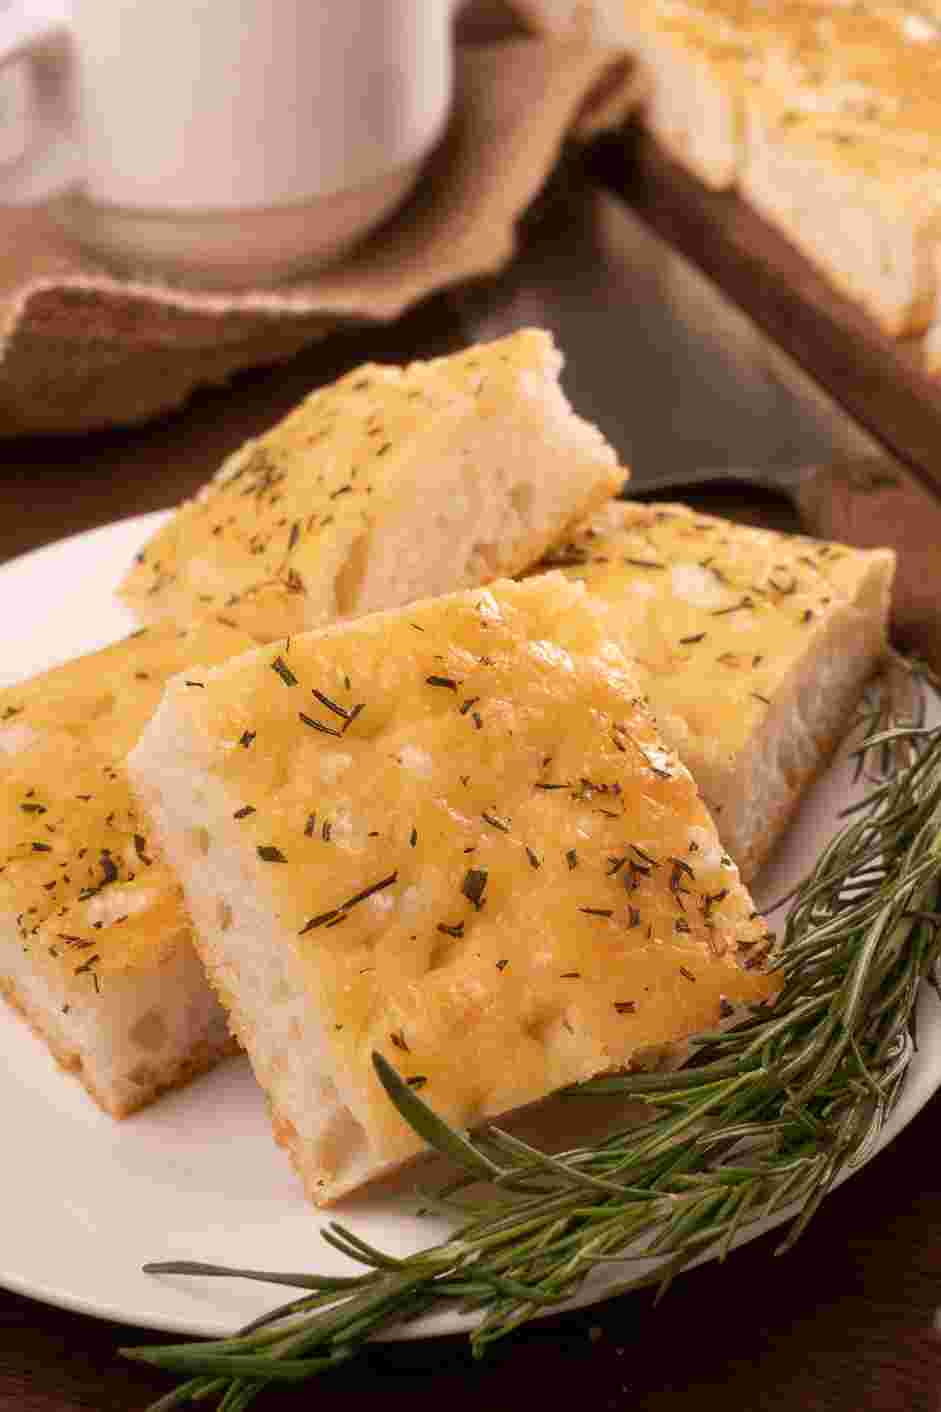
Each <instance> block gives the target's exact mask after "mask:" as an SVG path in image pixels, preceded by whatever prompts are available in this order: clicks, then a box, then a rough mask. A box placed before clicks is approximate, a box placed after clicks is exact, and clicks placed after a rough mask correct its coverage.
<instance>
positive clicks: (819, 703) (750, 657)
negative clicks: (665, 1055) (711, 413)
mask: <svg viewBox="0 0 941 1412" xmlns="http://www.w3.org/2000/svg"><path fill="white" fill-rule="evenodd" d="M544 562H545V565H546V566H548V567H556V568H561V570H562V572H563V573H565V574H566V576H568V577H569V578H572V579H575V580H578V581H580V582H583V583H584V584H585V585H586V587H587V588H588V589H589V590H590V591H591V592H592V593H593V594H596V595H598V596H599V597H600V598H601V599H602V600H603V601H604V602H605V603H606V604H607V605H608V606H609V609H610V610H611V614H612V616H611V632H612V634H613V635H614V636H615V637H616V638H617V641H618V642H619V643H620V645H621V647H622V648H623V650H624V651H625V653H626V654H627V655H628V656H629V657H630V659H631V660H632V662H633V663H634V665H635V666H636V668H637V670H638V671H639V673H640V677H641V681H642V683H643V688H644V691H645V693H646V694H647V696H648V698H649V700H650V703H651V706H652V708H653V710H654V713H655V715H656V716H657V719H658V722H659V724H660V728H661V730H662V731H663V733H664V736H665V738H666V739H667V740H668V741H669V743H670V744H671V745H672V746H673V747H674V749H676V750H677V751H679V753H680V754H681V756H682V758H683V759H684V761H685V763H686V764H687V765H688V766H689V768H690V770H691V771H692V774H693V777H694V778H695V779H696V780H697V783H698V784H699V787H700V789H701V791H702V793H703V796H704V798H705V800H706V803H707V804H708V805H709V807H710V809H711V810H712V811H713V813H714V815H715V818H716V822H717V824H718V827H719V830H720V833H721V834H722V836H723V838H724V840H725V843H726V846H727V847H728V848H729V850H730V852H731V853H732V855H733V857H734V858H735V859H736V861H737V862H738V864H739V867H740V869H741V872H742V876H743V878H745V879H746V881H747V880H749V879H751V878H752V877H753V876H754V874H755V871H756V869H757V867H758V866H759V864H760V862H761V861H762V860H763V859H764V857H766V856H767V854H768V853H769V852H770V851H771V849H772V847H773V845H774V842H775V840H776V839H777V837H778V836H779V835H780V833H781V831H783V828H784V827H785V825H786V823H787V821H788V820H789V819H790V817H791V816H792V813H793V811H794V809H795V808H796V807H797V803H798V801H799V798H800V796H801V793H802V792H803V789H804V788H805V786H806V784H807V782H808V781H809V780H810V779H812V778H813V776H814V775H815V774H816V773H817V771H818V770H819V769H820V767H821V764H822V758H826V757H827V756H828V755H829V753H830V752H831V751H832V749H833V748H834V747H835V744H836V742H837V740H838V739H839V737H840V735H841V733H842V732H843V731H844V730H845V728H846V726H847V724H848V722H849V719H850V716H851V712H852V709H853V706H854V704H855V701H856V700H857V699H858V696H859V693H860V690H861V688H862V685H863V682H864V680H865V679H866V677H868V675H869V674H870V673H871V671H872V670H873V669H874V667H875V664H876V662H877V660H878V658H879V656H880V654H881V653H882V652H883V651H884V649H885V643H886V628H887V615H888V604H889V590H890V585H891V579H892V573H893V568H894V557H893V555H892V553H891V552H890V551H888V550H872V551H860V550H853V549H849V548H847V547H846V546H844V545H836V544H831V543H826V542H823V541H819V540H811V539H809V538H807V537H805V536H799V535H782V534H778V533H776V532H774V531H771V530H761V529H754V528H752V527H748V526H742V525H734V524H732V523H730V522H729V521H726V520H721V519H718V518H716V517H715V516H710V515H705V514H701V513H698V512H696V511H693V510H690V509H689V508H688V507H686V506H683V505H659V506H649V505H638V504H631V503H630V502H622V503H619V504H616V505H615V504H613V505H611V506H609V507H608V508H607V509H606V510H604V511H602V512H600V513H599V514H597V515H595V516H593V517H591V518H590V519H589V520H587V521H586V522H585V523H584V524H583V525H582V526H581V527H580V528H579V530H578V531H577V532H576V534H575V535H574V536H572V537H571V538H570V539H569V540H568V541H565V542H563V543H562V544H560V545H559V546H558V547H557V548H556V550H555V551H553V553H551V554H550V555H549V556H548V557H547V559H546V560H545V561H544Z"/></svg>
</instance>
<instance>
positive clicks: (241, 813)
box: [232, 804, 255, 819]
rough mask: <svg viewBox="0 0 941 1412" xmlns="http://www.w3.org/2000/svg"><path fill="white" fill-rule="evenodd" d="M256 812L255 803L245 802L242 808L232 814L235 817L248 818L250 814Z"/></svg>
mask: <svg viewBox="0 0 941 1412" xmlns="http://www.w3.org/2000/svg"><path fill="white" fill-rule="evenodd" d="M254 813H255V806H254V804H243V805H242V807H241V809H236V811H235V813H234V814H233V815H232V817H233V819H247V818H248V816H249V814H254Z"/></svg>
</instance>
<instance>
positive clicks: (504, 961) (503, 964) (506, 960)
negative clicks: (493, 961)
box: [497, 956, 510, 971]
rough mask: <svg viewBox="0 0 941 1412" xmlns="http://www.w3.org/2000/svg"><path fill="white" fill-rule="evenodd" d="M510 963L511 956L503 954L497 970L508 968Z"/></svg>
mask: <svg viewBox="0 0 941 1412" xmlns="http://www.w3.org/2000/svg"><path fill="white" fill-rule="evenodd" d="M509 964H510V958H509V957H508V956H503V957H501V958H500V960H499V961H498V962H497V970H498V971H505V970H506V968H507V966H508V965H509Z"/></svg>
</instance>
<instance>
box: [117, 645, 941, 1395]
mask: <svg viewBox="0 0 941 1412" xmlns="http://www.w3.org/2000/svg"><path fill="white" fill-rule="evenodd" d="M903 670H904V674H905V675H906V677H907V682H908V686H909V688H910V690H909V693H908V696H909V699H908V701H907V702H906V703H905V705H904V707H903V708H902V710H901V711H900V710H899V709H898V707H897V706H895V705H894V704H893V693H892V691H891V690H890V685H889V683H890V679H889V678H888V677H887V678H885V679H883V682H882V684H881V686H880V688H879V689H878V690H877V692H876V693H874V695H873V698H872V700H871V701H870V703H869V710H868V715H867V718H866V731H865V738H864V741H863V745H862V746H861V748H860V750H859V751H858V752H857V765H858V771H859V774H860V775H863V776H865V779H866V781H867V784H868V786H869V792H868V795H867V798H866V799H865V800H864V801H863V803H862V805H857V806H854V807H853V808H852V809H851V810H849V811H847V816H846V822H845V824H844V826H843V828H842V829H841V830H840V831H839V833H838V834H837V835H836V837H835V838H834V839H833V840H832V841H831V842H830V843H829V844H828V845H827V847H826V848H825V849H824V850H823V852H822V854H821V856H820V858H819V860H818V862H817V864H816V866H815V868H814V869H813V870H812V872H811V873H810V875H809V876H808V877H807V878H805V879H804V881H803V882H802V883H801V885H800V886H799V887H798V888H797V889H796V890H795V892H794V893H793V894H792V895H791V897H790V899H789V900H790V903H791V905H790V910H789V913H788V918H787V922H786V926H785V930H784V935H783V938H782V939H781V942H780V944H779V947H778V951H777V953H776V956H775V960H774V966H775V968H776V969H777V970H778V971H779V972H780V974H781V978H782V989H781V992H780V994H779V996H778V999H777V1001H776V1003H775V1004H774V1006H773V1007H757V1009H756V1010H755V1011H754V1012H753V1014H752V1015H751V1016H750V1018H748V1019H747V1020H745V1021H743V1022H741V1023H739V1024H737V1025H736V1026H734V1027H733V1028H731V1029H729V1030H725V1031H717V1032H716V1033H714V1034H710V1035H704V1036H699V1037H698V1039H697V1041H696V1045H695V1047H694V1057H693V1059H692V1060H691V1061H690V1064H689V1065H688V1067H687V1068H685V1069H683V1070H680V1071H678V1072H676V1073H669V1074H639V1075H632V1074H628V1075H624V1076H623V1077H621V1076H617V1077H608V1078H605V1079H600V1080H597V1081H595V1082H593V1083H589V1084H586V1085H583V1086H582V1087H581V1088H580V1089H578V1090H573V1092H575V1093H577V1094H579V1095H582V1094H592V1093H608V1094H610V1093H612V1092H614V1093H623V1094H624V1095H625V1097H630V1098H632V1099H634V1100H635V1101H637V1102H640V1103H642V1104H645V1105H646V1106H647V1108H648V1109H649V1117H648V1118H647V1119H646V1120H645V1121H643V1122H642V1123H641V1124H640V1125H637V1126H632V1127H628V1128H625V1129H624V1130H622V1131H619V1132H616V1133H614V1134H612V1135H610V1136H608V1137H607V1138H605V1139H604V1140H603V1141H601V1142H599V1143H598V1144H597V1145H595V1146H593V1147H584V1148H577V1149H574V1150H572V1151H569V1152H564V1153H561V1154H555V1155H553V1156H551V1157H550V1156H547V1155H546V1154H544V1153H541V1152H539V1151H538V1150H537V1149H535V1148H532V1147H530V1146H528V1145H527V1144H525V1143H522V1142H520V1141H519V1140H518V1139H515V1138H511V1137H509V1136H507V1135H506V1134H505V1133H502V1132H499V1131H497V1130H495V1129H491V1130H490V1131H485V1132H483V1133H482V1134H480V1135H479V1136H477V1137H469V1136H468V1135H467V1134H465V1133H460V1132H457V1131H455V1130H454V1129H452V1128H451V1127H449V1126H448V1125H447V1124H446V1123H445V1122H444V1121H443V1120H442V1119H441V1118H439V1117H438V1116H437V1114H435V1113H434V1111H433V1110H432V1109H431V1108H429V1107H428V1105H427V1104H425V1103H424V1101H423V1100H422V1099H421V1097H420V1096H419V1095H418V1094H417V1093H416V1091H415V1090H414V1089H413V1088H410V1087H409V1085H408V1084H407V1083H406V1082H405V1080H403V1079H402V1078H401V1077H400V1076H399V1075H398V1074H397V1073H396V1072H395V1070H394V1069H392V1067H391V1066H390V1065H389V1064H388V1063H387V1062H386V1061H385V1060H384V1059H383V1058H382V1056H381V1055H379V1054H376V1055H374V1065H375V1068H376V1071H377V1074H378V1076H379V1078H380V1080H381V1082H382V1083H383V1085H384V1087H385V1089H386V1091H387V1093H388V1095H389V1097H390V1099H391V1101H392V1102H393V1103H394V1104H395V1105H396V1107H397V1108H398V1110H399V1111H400V1113H401V1114H402V1115H403V1117H404V1118H405V1119H406V1120H407V1121H408V1122H409V1123H410V1124H411V1125H412V1126H413V1127H414V1128H415V1129H416V1131H418V1132H419V1133H420V1134H421V1135H422V1136H423V1137H424V1138H425V1139H426V1140H427V1141H428V1142H429V1143H430V1145H431V1146H432V1147H434V1148H436V1149H437V1150H439V1151H440V1152H443V1153H445V1154H447V1155H448V1156H449V1157H450V1158H451V1160H452V1161H454V1162H456V1163H457V1165H458V1167H459V1168H461V1169H462V1170H463V1172H464V1174H465V1175H464V1177H463V1178H462V1179H461V1180H459V1181H458V1182H457V1183H453V1184H452V1186H451V1187H450V1188H449V1190H448V1193H447V1196H446V1197H445V1198H442V1199H443V1200H445V1201H446V1204H447V1205H448V1206H449V1208H450V1209H452V1210H453V1211H454V1212H455V1213H456V1218H457V1219H456V1229H455V1231H454V1233H453V1235H452V1236H451V1238H450V1239H448V1240H446V1241H444V1242H443V1243H442V1244H440V1245H437V1246H433V1247H430V1248H429V1249H427V1250H424V1251H421V1252H419V1253H418V1254H416V1255H412V1256H408V1257H406V1258H404V1259H394V1258H392V1257H390V1256H388V1255H385V1254H383V1253H382V1252H381V1251H377V1250H375V1249H373V1248H372V1247H371V1246H368V1245H367V1244H366V1243H365V1242H364V1241H362V1240H361V1239H360V1238H359V1237H358V1236H356V1235H355V1234H354V1233H352V1232H350V1231H347V1230H345V1229H344V1228H343V1227H342V1226H338V1225H335V1224H334V1225H332V1226H331V1227H330V1228H329V1231H327V1232H325V1236H326V1237H327V1238H328V1239H329V1242H330V1244H331V1245H333V1246H334V1247H336V1248H338V1249H339V1250H341V1251H343V1252H344V1253H345V1254H346V1255H348V1256H349V1258H350V1259H351V1260H353V1261H355V1262H357V1263H358V1264H359V1265H360V1266H362V1267H364V1273H363V1274H361V1275H359V1276H352V1277H349V1278H347V1279H338V1278H336V1277H326V1276H325V1277H322V1278H321V1277H318V1276H317V1275H265V1274H263V1273H262V1272H259V1271H245V1270H226V1269H222V1268H220V1267H218V1266H214V1265H213V1266H208V1265H200V1264H198V1263H195V1262H191V1261H184V1262H177V1263H172V1264H160V1265H148V1266H147V1267H146V1268H147V1269H148V1270H150V1271H153V1272H165V1273H176V1274H208V1275H218V1274H227V1275H230V1276H231V1275H242V1276H244V1277H247V1278H249V1279H268V1280H270V1281H271V1282H273V1283H279V1284H283V1285H291V1286H295V1287H299V1288H300V1289H302V1290H304V1291H306V1293H304V1294H302V1295H301V1296H300V1297H299V1298H296V1299H294V1300H292V1301H291V1303H290V1304H287V1305H282V1306H281V1307H280V1308H279V1309H275V1310H273V1311H272V1312H271V1313H270V1314H269V1315H266V1316H264V1317H263V1318H262V1319H259V1320H256V1321H255V1323H253V1324H252V1325H249V1326H248V1327H247V1328H246V1329H243V1330H242V1331H241V1332H239V1333H237V1334H235V1335H234V1336H233V1337H232V1338H228V1339H220V1340H215V1341H209V1342H193V1343H186V1344H176V1345H172V1346H169V1347H166V1346H165V1347H153V1348H129V1349H124V1350H123V1352H124V1353H125V1354H126V1355H127V1356H128V1357H129V1358H134V1359H137V1360H139V1361H142V1362H145V1363H149V1364H151V1365H153V1366H155V1367H159V1368H165V1369H167V1370H169V1371H172V1372H174V1373H177V1374H181V1375H182V1376H183V1377H184V1378H185V1381H184V1382H183V1383H182V1384H181V1385H180V1386H178V1387H177V1388H176V1389H175V1390H174V1391H173V1392H171V1393H168V1394H167V1396H166V1397H164V1398H162V1399H161V1400H160V1401H159V1402H158V1403H156V1404H155V1405H154V1408H153V1409H152V1412H169V1409H170V1408H175V1407H183V1406H186V1405H198V1406H208V1405H210V1404H211V1405H214V1406H215V1407H217V1408H218V1409H219V1412H242V1409H244V1408H247V1407H248V1406H249V1405H250V1403H251V1402H252V1401H254V1399H255V1397H256V1396H257V1395H258V1394H259V1393H261V1392H262V1391H263V1390H264V1389H265V1388H266V1387H269V1386H276V1385H278V1384H281V1385H282V1386H283V1385H284V1384H285V1383H295V1382H301V1381H304V1380H306V1379H307V1378H310V1377H313V1376H314V1375H315V1374H317V1373H319V1372H322V1371H325V1370H327V1369H329V1368H335V1367H337V1366H338V1364H340V1363H342V1362H344V1361H345V1360H347V1359H348V1358H350V1357H352V1356H353V1354H354V1353H355V1351H356V1350H357V1349H358V1348H359V1347H361V1346H362V1345H363V1344H364V1343H365V1342H366V1341H367V1340H368V1339H370V1338H371V1337H374V1336H375V1335H377V1334H381V1333H382V1331H383V1330H386V1329H388V1328H390V1327H391V1326H392V1325H395V1324H401V1323H403V1322H404V1321H407V1320H409V1319H414V1318H416V1317H418V1316H420V1315H422V1314H424V1313H427V1312H428V1310H429V1309H432V1308H435V1307H440V1306H441V1305H443V1304H450V1306H451V1307H452V1308H453V1307H459V1308H463V1309H474V1310H475V1311H478V1312H479V1313H480V1316H481V1317H480V1321H479V1323H478V1324H477V1326H476V1328H475V1329H474V1330H473V1332H472V1333H471V1336H470V1337H471V1343H472V1346H473V1349H474V1352H475V1354H478V1355H479V1354H481V1353H483V1352H484V1351H485V1349H486V1347H487V1345H488V1344H489V1343H491V1342H492V1341H493V1340H494V1339H497V1338H501V1337H503V1336H504V1335H506V1334H507V1333H509V1332H510V1331H511V1330H513V1329H514V1328H516V1327H518V1326H519V1325H520V1324H522V1323H525V1322H526V1321H527V1320H528V1319H530V1318H533V1317H534V1316H535V1315H536V1314H538V1313H539V1312H540V1311H544V1310H545V1309H547V1308H550V1307H552V1306H553V1305H557V1304H559V1303H561V1302H563V1301H565V1300H567V1299H570V1298H571V1297H572V1295H573V1294H574V1293H575V1292H576V1291H577V1289H578V1288H579V1286H580V1285H581V1283H582V1282H583V1280H584V1279H585V1277H586V1276H587V1275H588V1274H589V1272H590V1271H591V1270H592V1269H593V1268H595V1267H597V1266H600V1265H603V1264H608V1263H610V1262H611V1261H613V1260H618V1261H622V1262H624V1265H625V1270H626V1271H627V1272H628V1275H627V1278H626V1279H625V1282H624V1283H623V1284H622V1285H621V1286H619V1289H621V1290H625V1289H630V1288H635V1287H637V1286H638V1285H641V1284H651V1283H653V1284H656V1285H657V1286H658V1295H660V1294H662V1293H663V1292H664V1291H665V1290H666V1288H667V1287H668V1286H669V1284H670V1282H671V1281H672V1279H673V1278H674V1277H675V1276H676V1275H677V1274H678V1273H679V1272H680V1271H681V1270H682V1269H683V1268H684V1267H685V1266H686V1265H688V1264H689V1263H690V1262H691V1261H692V1260H694V1259H696V1258H697V1257H699V1256H701V1255H703V1254H705V1253H710V1252H711V1253H713V1254H716V1255H717V1256H718V1258H719V1259H724V1258H725V1256H726V1255H727V1254H728V1251H729V1250H730V1248H731V1247H732V1244H733V1243H734V1241H735V1240H736V1239H737V1238H738V1237H740V1235H741V1233H742V1232H743V1231H744V1230H747V1229H748V1227H749V1226H750V1225H752V1224H753V1223H754V1222H756V1221H759V1220H761V1219H763V1218H765V1217H767V1216H770V1215H772V1214H773V1213H775V1212H777V1211H780V1210H781V1209H782V1208H785V1207H786V1208H791V1207H796V1208H797V1214H796V1216H795V1218H794V1220H793V1221H792V1223H791V1226H790V1228H789V1230H788V1232H787V1234H786V1236H785V1238H784V1240H783V1242H782V1244H781V1245H780V1246H779V1250H780V1251H783V1250H786V1249H787V1248H789V1247H790V1246H791V1245H792V1244H793V1242H794V1241H795V1240H796V1239H797V1238H798V1236H799V1235H800V1234H801V1232H802V1231H803V1230H804V1229H805V1228H806V1226H807V1224H808V1222H809V1221H810V1220H811V1218H812V1217H813V1215H814V1213H815V1212H816V1210H817V1208H818V1207H819V1205H820V1203H821V1201H822V1200H823V1198H824V1197H825V1196H826V1194H827V1192H828V1191H829V1190H830V1188H831V1187H832V1185H833V1183H834V1181H835V1180H836V1178H837V1176H838V1175H839V1173H840V1172H841V1170H844V1169H846V1168H847V1167H850V1166H853V1165H856V1164H858V1163H859V1162H861V1161H863V1160H864V1159H865V1157H866V1156H867V1155H868V1154H869V1152H870V1151H871V1150H872V1146H873V1144H874V1143H875V1141H876V1139H877V1138H878V1135H879V1133H880V1131H881V1129H882V1126H883V1124H884V1123H885V1120H886V1118H887V1116H888V1114H889V1113H890V1112H891V1110H892V1107H893V1105H894V1103H895V1100H896V1098H897V1097H898V1094H899V1092H900V1089H901V1084H902V1080H903V1078H904V1075H905V1072H906V1069H907V1067H908V1063H909V1061H910V1059H911V1056H912V1053H913V1052H914V1045H913V1040H912V1026H913V1012H914V1004H915V999H916V995H917V990H918V986H919V983H920V982H921V981H922V980H923V979H925V978H926V977H928V976H929V975H931V974H932V971H933V967H934V965H935V962H936V961H937V960H938V956H939V952H941V905H939V903H941V899H939V882H938V878H939V876H941V727H937V728H934V729H929V728H927V727H926V726H925V725H924V711H923V700H924V690H925V688H927V689H930V690H932V691H934V692H935V693H936V694H937V686H936V683H935V682H934V680H933V679H929V678H928V676H927V674H926V673H924V672H923V671H922V670H921V669H919V668H916V667H915V666H913V665H911V664H904V663H900V664H898V666H897V669H896V684H897V681H898V679H899V672H900V671H903ZM916 684H917V686H918V688H919V692H918V693H916V695H915V697H914V698H913V696H912V691H911V688H912V687H913V686H914V685H916ZM913 702H914V704H913ZM919 703H920V704H919ZM482 1180H485V1181H487V1182H488V1186H487V1193H488V1195H487V1197H486V1199H484V1200H481V1199H480V1198H477V1199H475V1200H472V1199H471V1198H470V1197H469V1196H467V1195H465V1194H464V1193H463V1188H464V1187H466V1186H470V1185H472V1184H474V1183H477V1184H478V1185H479V1183H480V1182H481V1181H482ZM654 1256H655V1257H656V1259H655V1260H654V1261H652V1260H651V1257H654ZM637 1261H642V1262H644V1263H642V1264H640V1265H636V1264H635V1263H634V1262H637Z"/></svg>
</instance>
